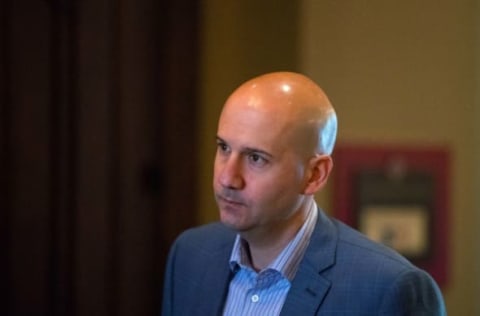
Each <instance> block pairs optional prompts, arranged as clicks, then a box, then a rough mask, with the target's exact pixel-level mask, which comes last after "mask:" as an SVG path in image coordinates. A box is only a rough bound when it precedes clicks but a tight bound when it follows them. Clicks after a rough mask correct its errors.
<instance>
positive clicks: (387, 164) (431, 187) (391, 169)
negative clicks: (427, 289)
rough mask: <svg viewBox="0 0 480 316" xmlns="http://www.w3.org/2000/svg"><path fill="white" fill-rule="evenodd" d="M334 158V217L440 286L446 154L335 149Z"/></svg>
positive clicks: (438, 150) (444, 268)
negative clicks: (423, 271) (399, 257)
mask: <svg viewBox="0 0 480 316" xmlns="http://www.w3.org/2000/svg"><path fill="white" fill-rule="evenodd" d="M333 158H334V164H335V167H334V172H333V201H332V204H333V211H334V215H335V217H336V218H338V219H340V220H341V221H343V222H345V223H346V224H348V225H350V226H352V227H354V228H356V229H358V230H359V231H361V232H362V233H364V234H365V235H367V236H368V237H369V238H370V239H373V240H375V241H377V242H380V243H383V244H385V245H387V246H389V247H391V248H393V249H395V250H397V251H398V252H399V253H401V254H402V255H404V256H405V257H407V258H408V259H409V260H410V261H412V262H413V263H414V264H415V265H417V266H418V267H420V268H422V269H424V270H426V271H428V272H429V273H430V274H431V275H432V277H433V278H434V279H435V280H436V281H437V283H438V284H439V285H440V286H444V285H445V284H446V282H447V272H448V248H449V242H448V241H449V238H448V206H449V191H448V187H447V185H448V176H449V173H450V161H449V160H450V158H449V152H448V150H447V149H446V148H444V147H406V146H403V147H402V146H378V147H377V146H362V145H346V144H339V145H338V146H337V147H336V149H335V152H334V157H333Z"/></svg>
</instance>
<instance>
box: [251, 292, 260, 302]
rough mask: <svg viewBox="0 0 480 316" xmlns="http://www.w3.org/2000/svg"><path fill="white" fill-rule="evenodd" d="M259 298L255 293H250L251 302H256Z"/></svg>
mask: <svg viewBox="0 0 480 316" xmlns="http://www.w3.org/2000/svg"><path fill="white" fill-rule="evenodd" d="M259 299H260V298H259V297H258V295H257V294H255V295H252V302H253V303H256V302H258V300H259Z"/></svg>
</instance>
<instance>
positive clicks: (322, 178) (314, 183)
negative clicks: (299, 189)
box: [303, 155, 333, 195]
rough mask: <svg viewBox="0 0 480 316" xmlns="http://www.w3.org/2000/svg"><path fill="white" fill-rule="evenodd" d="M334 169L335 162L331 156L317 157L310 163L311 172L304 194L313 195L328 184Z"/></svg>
mask: <svg viewBox="0 0 480 316" xmlns="http://www.w3.org/2000/svg"><path fill="white" fill-rule="evenodd" d="M332 168H333V160H332V157H330V156H329V155H317V156H315V157H313V158H312V159H311V160H310V161H309V172H308V177H307V179H306V183H305V189H304V191H303V194H305V195H313V194H315V193H317V192H318V191H320V190H321V189H322V188H323V187H324V186H325V185H326V184H327V180H328V177H329V175H330V172H331V171H332Z"/></svg>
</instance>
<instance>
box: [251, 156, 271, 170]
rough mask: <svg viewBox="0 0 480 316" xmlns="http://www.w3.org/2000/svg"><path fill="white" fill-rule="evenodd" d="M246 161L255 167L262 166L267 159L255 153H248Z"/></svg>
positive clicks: (266, 162)
mask: <svg viewBox="0 0 480 316" xmlns="http://www.w3.org/2000/svg"><path fill="white" fill-rule="evenodd" d="M248 161H249V162H250V163H251V164H253V165H254V166H255V167H263V166H265V165H266V164H268V160H267V159H266V158H264V157H262V156H261V155H259V154H257V153H251V154H249V155H248Z"/></svg>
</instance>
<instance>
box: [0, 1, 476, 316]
mask: <svg viewBox="0 0 480 316" xmlns="http://www.w3.org/2000/svg"><path fill="white" fill-rule="evenodd" d="M479 31H480V1H479V0H455V1H453V0H450V1H442V2H438V1H433V0H424V1H413V0H408V1H381V0H369V1H366V0H358V1H357V0H356V1H335V0H324V1H318V0H301V1H291V0H276V1H274V0H264V1H258V0H242V1H233V0H204V1H187V0H161V1H157V0H135V1H133V0H95V1H94V0H83V1H76V0H3V1H2V2H0V291H1V293H0V294H1V295H0V314H1V315H6V316H10V315H12V316H13V315H15V316H16V315H74V316H77V315H78V316H83V315H105V316H116V315H139V316H140V315H155V314H158V311H159V308H160V301H161V295H162V294H161V291H162V280H163V271H164V266H165V260H166V255H167V252H168V248H169V247H170V245H171V243H172V241H173V239H174V238H175V236H176V235H178V233H179V232H180V231H182V230H184V229H186V228H188V227H191V226H194V225H199V224H203V223H206V222H209V221H213V220H216V218H217V212H216V206H215V203H214V200H213V196H212V190H211V174H212V162H213V155H214V150H215V141H214V139H215V131H216V121H217V118H218V115H219V112H220V109H221V107H222V105H223V102H224V101H225V99H226V97H227V96H228V95H229V94H230V92H231V91H232V90H233V89H234V88H235V87H236V86H238V85H239V84H240V83H242V82H243V81H245V80H247V79H249V78H251V77H253V76H256V75H259V74H261V73H264V72H269V71H277V70H292V71H299V72H303V73H305V74H307V75H309V76H310V77H312V78H313V79H314V80H315V81H316V82H317V83H318V84H319V85H320V86H322V87H323V88H324V90H325V91H326V92H327V94H328V95H329V97H330V99H331V101H332V103H333V105H334V106H335V108H336V110H337V114H338V117H339V124H340V125H339V127H340V129H339V143H342V142H346V143H352V144H369V145H372V144H373V145H379V146H381V145H382V144H389V145H390V146H391V145H393V146H395V145H397V144H398V145H402V146H405V145H407V146H420V147H421V146H432V145H434V146H436V145H439V146H443V147H444V148H448V149H449V154H450V157H451V166H450V169H451V170H450V174H449V179H448V188H449V190H450V191H449V196H450V199H449V201H450V205H448V210H449V213H448V232H449V235H448V239H447V240H448V242H446V244H445V245H444V247H445V248H446V249H447V253H448V261H449V262H448V269H449V271H448V281H447V282H446V284H444V285H443V286H442V292H443V294H444V296H445V300H446V304H447V309H448V313H449V314H450V315H480V307H479V304H477V303H476V301H475V299H476V298H477V297H478V294H479V293H480V246H479V245H480V237H479V235H478V233H476V231H477V227H479V226H480V215H479V208H480V195H479V194H478V192H477V190H478V188H479V187H480V167H479V165H478V161H480V150H479V148H480V127H479V126H480V84H479V81H478V76H479V74H480V57H479V56H480V54H479V52H480V50H479V49H480V34H479ZM331 191H332V189H331V187H327V189H326V190H325V191H324V192H323V193H322V194H320V196H319V197H318V202H319V204H320V205H321V206H322V207H323V208H324V209H326V210H329V209H331V204H332V193H331ZM475 192H477V193H475ZM332 215H334V214H332Z"/></svg>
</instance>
